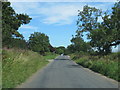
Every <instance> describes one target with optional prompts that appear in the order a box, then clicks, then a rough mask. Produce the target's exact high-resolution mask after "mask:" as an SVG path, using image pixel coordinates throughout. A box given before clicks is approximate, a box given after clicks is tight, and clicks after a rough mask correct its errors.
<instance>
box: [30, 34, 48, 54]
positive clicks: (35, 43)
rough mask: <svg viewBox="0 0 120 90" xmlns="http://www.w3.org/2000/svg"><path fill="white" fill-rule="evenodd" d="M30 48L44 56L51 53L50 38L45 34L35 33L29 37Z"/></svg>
mask: <svg viewBox="0 0 120 90" xmlns="http://www.w3.org/2000/svg"><path fill="white" fill-rule="evenodd" d="M28 43H29V48H30V49H31V50H33V51H35V52H39V53H40V54H44V53H45V52H48V51H49V45H50V43H49V37H48V36H47V35H45V34H44V33H40V32H34V34H31V36H30V37H29V41H28Z"/></svg>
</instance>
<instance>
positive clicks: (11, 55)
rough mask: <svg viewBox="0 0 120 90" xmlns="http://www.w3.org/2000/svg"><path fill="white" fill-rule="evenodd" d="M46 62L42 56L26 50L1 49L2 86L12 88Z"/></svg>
mask: <svg viewBox="0 0 120 90" xmlns="http://www.w3.org/2000/svg"><path fill="white" fill-rule="evenodd" d="M47 63H48V61H47V60H45V59H44V57H43V56H41V55H39V54H38V53H36V52H32V51H28V50H20V49H19V50H18V49H9V50H3V60H2V80H3V82H2V87H3V88H14V87H16V86H17V85H19V84H21V83H22V82H24V81H25V80H26V79H27V78H28V77H29V76H31V74H33V73H35V72H36V71H37V70H38V69H40V68H42V67H43V66H45V65H46V64H47Z"/></svg>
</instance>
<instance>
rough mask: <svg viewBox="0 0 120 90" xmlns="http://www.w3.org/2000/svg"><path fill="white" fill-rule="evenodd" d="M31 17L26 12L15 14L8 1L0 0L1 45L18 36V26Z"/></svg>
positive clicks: (6, 44) (7, 43)
mask: <svg viewBox="0 0 120 90" xmlns="http://www.w3.org/2000/svg"><path fill="white" fill-rule="evenodd" d="M31 19H32V18H30V17H29V16H28V15H27V14H17V13H16V12H15V11H14V9H13V8H12V7H11V6H10V2H2V42H3V46H8V45H9V44H10V43H12V40H13V39H12V38H16V37H20V38H21V39H23V36H22V34H20V33H19V32H18V28H19V27H20V26H21V25H23V24H28V23H29V22H30V20H31Z"/></svg>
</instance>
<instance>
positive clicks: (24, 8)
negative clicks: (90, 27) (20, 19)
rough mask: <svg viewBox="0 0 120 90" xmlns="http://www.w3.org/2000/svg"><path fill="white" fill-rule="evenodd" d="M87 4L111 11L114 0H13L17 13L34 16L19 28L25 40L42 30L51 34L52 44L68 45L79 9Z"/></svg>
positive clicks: (75, 27)
mask: <svg viewBox="0 0 120 90" xmlns="http://www.w3.org/2000/svg"><path fill="white" fill-rule="evenodd" d="M86 4H87V5H89V6H92V7H96V8H99V9H102V10H103V11H106V10H108V11H110V9H111V7H112V6H113V5H114V2H12V5H11V6H12V7H13V8H14V9H15V11H16V12H17V13H26V14H28V15H29V16H30V17H32V20H31V22H30V23H29V24H27V25H23V26H21V27H20V28H19V32H20V33H21V34H23V36H24V37H25V40H28V39H29V36H30V34H31V33H33V32H42V33H45V34H46V35H48V36H49V40H50V43H51V45H52V46H54V47H58V46H65V47H67V46H68V45H70V44H71V42H70V40H71V38H72V35H75V31H76V30H77V26H76V21H77V14H78V10H82V9H83V6H84V5H86ZM100 21H101V20H100ZM85 40H86V41H87V39H86V38H85Z"/></svg>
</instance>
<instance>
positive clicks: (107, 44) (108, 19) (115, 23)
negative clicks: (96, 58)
mask: <svg viewBox="0 0 120 90" xmlns="http://www.w3.org/2000/svg"><path fill="white" fill-rule="evenodd" d="M112 9H113V11H112V14H107V13H106V12H105V13H102V11H101V10H99V9H96V8H95V7H88V6H87V5H86V6H84V8H83V11H79V14H78V21H77V25H78V30H77V34H78V35H80V36H82V34H83V33H84V32H88V34H87V36H88V38H89V39H90V40H91V41H90V43H91V46H92V47H97V49H98V51H99V52H101V53H106V54H108V53H110V52H111V46H115V45H118V44H119V43H120V38H119V36H120V32H119V31H120V28H119V25H120V22H119V21H120V17H119V16H120V15H119V13H120V2H117V3H116V4H115V5H114V7H113V8H112ZM99 18H102V19H103V21H102V22H101V23H100V22H99V21H98V19H99Z"/></svg>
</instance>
